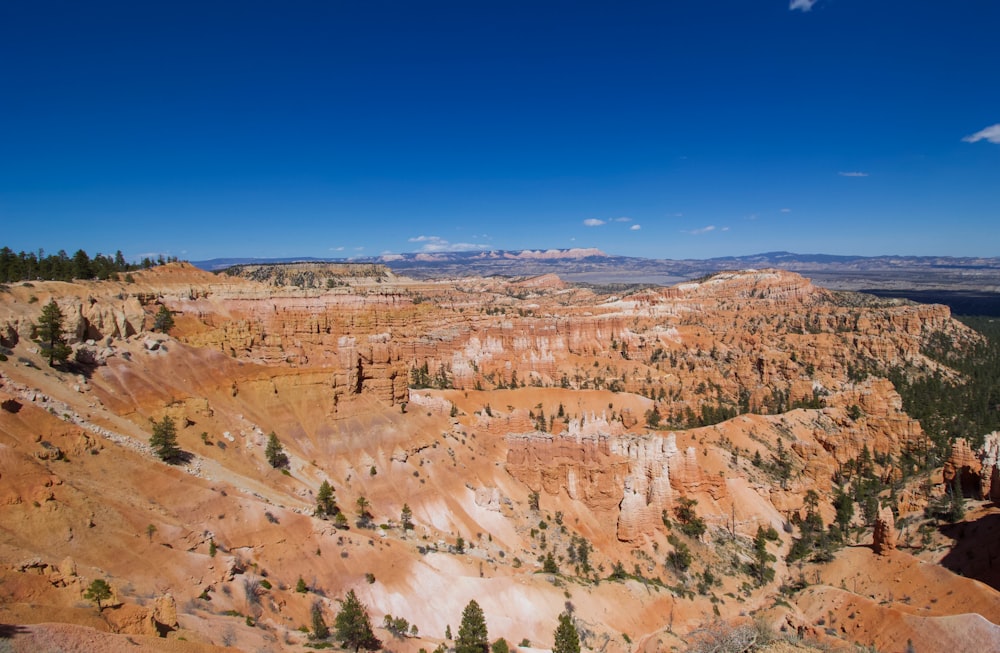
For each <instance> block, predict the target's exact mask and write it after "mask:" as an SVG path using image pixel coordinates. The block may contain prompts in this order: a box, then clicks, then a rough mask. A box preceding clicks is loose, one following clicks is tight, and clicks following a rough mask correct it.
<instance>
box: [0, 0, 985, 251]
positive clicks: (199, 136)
mask: <svg viewBox="0 0 1000 653" xmlns="http://www.w3.org/2000/svg"><path fill="white" fill-rule="evenodd" d="M998 26H1000V2H997V1H996V0H954V1H950V2H944V1H938V0H884V1H883V0H815V1H812V0H791V1H790V0H752V1H751V0H719V1H714V2H713V1H709V0H670V1H662V2H661V1H653V0H648V1H646V2H626V1H623V2H614V3H612V2H607V1H604V2H546V1H544V0H531V1H528V2H519V1H516V0H503V1H493V0H460V1H456V2H434V1H416V0H406V1H399V2H381V1H379V0H365V1H362V2H359V1H356V0H351V1H338V0H291V1H289V2H280V3H279V2H277V1H273V2H257V1H247V0H242V1H239V2H221V1H220V2H214V1H211V2H204V1H201V2H185V1H181V0H173V1H169V2H167V1H149V2H145V1H142V2H137V1H135V0H130V1H128V2H117V3H111V2H101V1H100V0H94V1H88V2H81V1H79V0H68V1H65V2H52V1H49V0H31V1H8V2H3V3H0V234H2V235H0V245H7V246H9V247H11V248H13V249H15V250H21V249H24V250H35V249H37V248H39V247H43V248H45V250H46V251H47V252H49V253H51V252H55V251H56V250H58V249H66V250H67V251H69V253H70V254H72V252H73V251H75V250H76V249H77V248H81V247H82V248H83V249H86V250H87V251H89V252H90V253H91V254H93V253H95V252H97V251H101V252H103V253H113V252H114V250H116V249H121V250H122V251H123V252H124V253H125V254H126V256H128V257H130V258H131V257H134V256H139V255H144V254H150V253H163V254H167V255H175V256H179V257H181V258H186V259H191V260H198V259H206V258H212V257H219V256H335V257H341V256H343V257H348V256H373V255H378V254H381V253H384V252H413V251H423V250H427V251H431V250H435V249H460V248H483V249H525V248H531V249H538V248H544V249H548V248H567V247H598V248H601V249H602V250H604V251H606V252H608V253H613V254H624V255H635V256H645V257H654V258H687V257H694V258H704V257H711V256H723V255H739V254H751V253H757V252H763V251H771V250H791V251H796V252H824V253H835V254H940V255H973V256H998V255H1000V83H998V80H1000V36H998V29H997V28H998ZM991 128H992V130H991Z"/></svg>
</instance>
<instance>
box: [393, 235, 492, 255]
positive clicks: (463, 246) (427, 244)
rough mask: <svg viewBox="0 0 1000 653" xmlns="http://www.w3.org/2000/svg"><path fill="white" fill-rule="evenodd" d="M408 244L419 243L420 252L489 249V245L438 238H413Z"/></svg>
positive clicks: (409, 239)
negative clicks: (454, 241) (453, 241)
mask: <svg viewBox="0 0 1000 653" xmlns="http://www.w3.org/2000/svg"><path fill="white" fill-rule="evenodd" d="M407 240H408V242H411V243H421V247H420V251H422V252H428V253H430V252H468V251H477V250H486V249H490V245H483V244H481V243H452V242H449V241H447V240H445V239H444V238H441V237H440V236H414V237H413V238H408V239H407Z"/></svg>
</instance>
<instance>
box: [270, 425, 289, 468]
mask: <svg viewBox="0 0 1000 653" xmlns="http://www.w3.org/2000/svg"><path fill="white" fill-rule="evenodd" d="M264 455H265V456H266V457H267V462H268V463H269V464H270V465H271V467H274V468H275V469H277V468H278V467H286V466H288V456H287V455H286V454H285V449H284V447H282V446H281V441H280V440H278V436H277V435H276V434H275V433H274V431H271V434H270V435H269V436H267V448H266V449H265V450H264Z"/></svg>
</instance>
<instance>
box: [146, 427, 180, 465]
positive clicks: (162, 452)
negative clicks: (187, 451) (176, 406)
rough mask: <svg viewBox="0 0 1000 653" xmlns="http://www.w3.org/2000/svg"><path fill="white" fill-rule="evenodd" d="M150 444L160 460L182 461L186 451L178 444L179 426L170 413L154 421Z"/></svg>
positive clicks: (168, 461)
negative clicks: (175, 423)
mask: <svg viewBox="0 0 1000 653" xmlns="http://www.w3.org/2000/svg"><path fill="white" fill-rule="evenodd" d="M149 446H151V447H153V451H154V453H156V455H157V456H159V457H160V460H162V461H163V462H166V463H171V464H173V463H176V462H180V461H181V460H183V458H184V452H183V451H182V450H181V448H180V447H179V446H177V427H176V426H174V420H173V419H171V417H170V415H164V416H163V419H162V420H161V421H159V422H153V435H152V437H150V438H149Z"/></svg>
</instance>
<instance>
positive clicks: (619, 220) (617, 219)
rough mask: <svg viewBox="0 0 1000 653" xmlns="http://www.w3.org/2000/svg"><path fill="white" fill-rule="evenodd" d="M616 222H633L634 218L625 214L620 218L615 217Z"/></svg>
mask: <svg viewBox="0 0 1000 653" xmlns="http://www.w3.org/2000/svg"><path fill="white" fill-rule="evenodd" d="M615 222H632V218H626V217H625V216H622V217H620V218H615Z"/></svg>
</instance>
